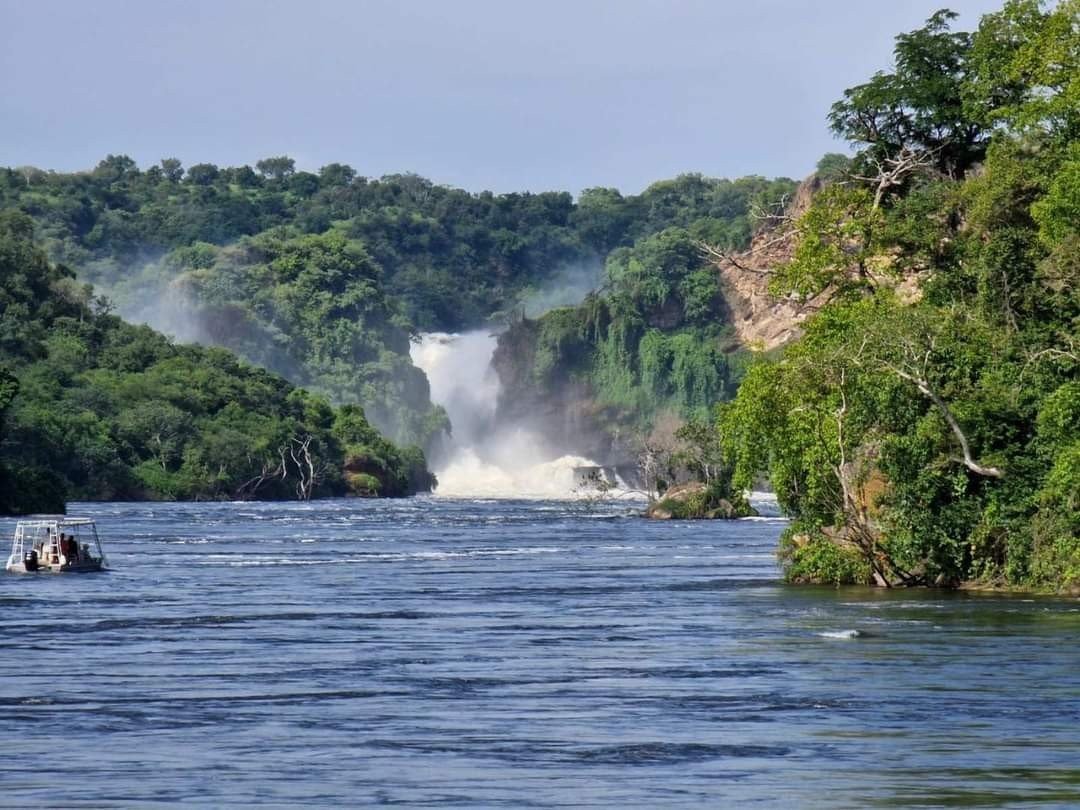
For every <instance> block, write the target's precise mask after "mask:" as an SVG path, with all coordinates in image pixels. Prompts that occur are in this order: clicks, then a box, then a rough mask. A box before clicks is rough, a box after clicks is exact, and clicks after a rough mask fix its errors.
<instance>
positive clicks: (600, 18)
mask: <svg viewBox="0 0 1080 810" xmlns="http://www.w3.org/2000/svg"><path fill="white" fill-rule="evenodd" d="M1000 5H1001V2H1000V0H954V2H953V3H951V4H949V7H951V8H953V9H954V10H956V11H958V12H960V14H961V18H960V20H959V21H958V25H959V26H960V27H964V28H972V27H974V26H975V25H976V24H977V22H978V18H979V15H981V14H983V13H986V12H988V11H993V10H995V9H996V8H998V7H1000ZM938 7H940V3H934V2H932V0H887V2H879V1H878V0H864V1H863V2H853V1H851V0H845V2H839V1H833V0H820V1H819V2H800V0H750V1H749V2H738V3H735V2H727V0H712V1H711V2H708V1H707V0H667V1H666V2H660V0H593V1H590V0H577V2H570V1H569V0H544V2H538V1H537V2H513V0H502V2H498V1H497V0H453V2H449V1H448V2H436V0H428V2H419V1H418V0H416V1H414V0H304V2H296V1H293V0H289V1H288V2H286V1H285V0H213V1H211V0H185V2H178V1H177V0H153V1H152V2H147V1H146V0H93V2H78V1H77V0H68V1H67V2H60V0H34V2H29V1H26V0H0V165H9V166H18V165H27V164H30V165H36V166H40V167H42V168H53V169H58V170H75V169H86V168H92V167H93V166H94V164H96V163H97V162H98V160H100V159H101V158H102V157H104V156H105V155H106V154H107V153H125V154H128V155H131V156H132V157H133V158H135V159H136V160H137V161H138V162H139V163H140V164H141V165H144V166H145V165H147V164H149V163H154V162H156V161H157V160H158V159H160V158H163V157H178V158H180V159H181V160H182V161H183V162H184V164H185V165H190V164H192V163H198V162H211V163H217V164H219V165H238V164H242V163H251V164H253V163H254V162H255V161H256V160H258V159H259V158H262V157H266V156H270V155H278V154H288V155H290V156H292V157H294V158H295V159H296V160H297V163H298V165H300V166H301V167H302V168H307V169H317V168H318V167H319V166H322V165H324V164H326V163H330V162H334V161H338V162H343V163H349V164H351V165H352V166H353V167H354V168H356V170H357V171H358V172H360V173H361V174H364V175H367V176H379V175H382V174H387V173H391V172H404V171H412V172H416V173H418V174H422V175H425V176H427V177H430V178H432V179H433V180H435V181H437V182H440V183H448V184H452V185H457V186H462V187H464V188H467V189H469V190H472V191H479V190H481V189H492V190H494V191H499V192H503V191H514V190H525V189H528V190H533V191H540V190H546V189H560V190H568V191H571V192H574V193H577V192H579V191H580V190H581V189H583V188H588V187H592V186H600V185H603V186H615V187H618V188H620V189H622V190H623V191H625V192H637V191H640V190H641V189H642V188H644V187H645V186H646V185H648V184H649V183H650V182H652V181H654V180H658V179H662V178H665V177H671V176H674V175H676V174H678V173H680V172H687V171H697V172H702V173H705V174H708V175H714V176H727V177H735V176H740V175H744V174H764V175H770V176H773V175H788V176H793V177H801V176H803V175H806V174H808V173H809V172H810V171H811V170H812V169H813V166H814V163H815V162H816V161H817V159H818V158H819V157H820V156H821V155H822V154H823V153H824V152H827V151H838V150H842V149H843V144H840V143H837V142H836V141H834V140H833V139H832V138H831V136H830V135H829V133H828V131H827V129H826V126H825V115H826V113H827V111H828V107H829V105H830V104H831V103H832V102H833V101H834V100H835V99H836V98H838V97H839V95H840V93H841V92H842V91H843V89H844V88H845V87H848V86H850V85H852V84H857V83H859V82H861V81H863V80H865V79H866V78H868V77H869V76H870V75H871V74H872V73H873V72H874V71H875V70H878V69H882V68H886V67H888V65H889V63H890V59H891V52H892V40H893V37H894V36H895V35H896V34H897V33H899V32H901V31H907V30H910V29H912V28H915V27H918V26H919V25H920V24H921V23H922V21H923V20H924V19H925V18H926V17H928V16H929V15H930V14H931V13H932V12H933V11H934V10H936V9H937V8H938Z"/></svg>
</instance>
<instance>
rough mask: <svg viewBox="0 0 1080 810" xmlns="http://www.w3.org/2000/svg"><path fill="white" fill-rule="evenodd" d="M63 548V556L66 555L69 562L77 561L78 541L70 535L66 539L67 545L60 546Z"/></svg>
mask: <svg viewBox="0 0 1080 810" xmlns="http://www.w3.org/2000/svg"><path fill="white" fill-rule="evenodd" d="M61 548H63V549H64V556H65V557H67V561H68V562H69V563H73V562H78V561H79V541H78V540H76V539H75V536H74V535H72V536H70V537H68V539H67V547H66V548H65V547H63V546H61Z"/></svg>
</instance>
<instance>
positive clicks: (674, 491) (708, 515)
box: [645, 481, 757, 520]
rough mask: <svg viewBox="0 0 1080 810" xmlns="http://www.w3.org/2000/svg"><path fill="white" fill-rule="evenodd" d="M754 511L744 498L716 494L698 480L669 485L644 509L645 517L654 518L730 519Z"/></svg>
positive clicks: (753, 513) (752, 513) (751, 513)
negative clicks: (721, 496)
mask: <svg viewBox="0 0 1080 810" xmlns="http://www.w3.org/2000/svg"><path fill="white" fill-rule="evenodd" d="M733 501H734V502H733ZM755 514H757V512H755V510H754V509H753V508H752V507H751V506H750V505H749V504H747V503H746V501H745V500H744V499H742V498H732V499H730V500H729V499H728V498H720V497H715V496H714V495H713V493H711V492H710V491H709V489H708V487H707V486H706V485H705V484H703V483H701V482H700V481H692V482H690V483H688V484H679V485H678V486H674V487H671V488H670V489H668V490H667V491H666V492H665V493H664V496H663V497H662V498H661V499H660V500H659V501H656V502H655V503H652V504H650V505H649V508H648V509H647V510H646V512H645V516H646V517H650V518H653V519H655V520H672V519H679V520H715V519H718V518H720V519H729V520H730V519H733V518H740V517H747V516H748V515H755Z"/></svg>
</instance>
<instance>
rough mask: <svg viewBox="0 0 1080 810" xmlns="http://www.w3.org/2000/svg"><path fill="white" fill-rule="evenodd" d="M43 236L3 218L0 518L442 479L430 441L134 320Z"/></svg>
mask: <svg viewBox="0 0 1080 810" xmlns="http://www.w3.org/2000/svg"><path fill="white" fill-rule="evenodd" d="M33 230H34V226H33V222H32V221H31V220H30V219H29V217H27V216H26V215H24V214H21V213H18V212H12V211H7V212H0V513H26V512H57V511H63V509H64V502H65V500H67V499H69V498H71V499H85V500H99V499H120V500H141V499H147V498H150V499H162V498H164V499H218V498H240V499H246V498H305V499H306V498H311V497H318V496H322V495H343V494H348V493H352V494H358V495H405V494H411V493H413V492H416V491H419V490H427V489H430V487H431V483H432V481H431V478H430V476H429V474H428V473H427V469H426V465H425V462H424V456H423V453H422V451H421V450H420V449H419V448H416V447H412V448H406V449H399V448H397V447H395V446H394V445H392V444H391V443H390V442H388V441H387V440H386V439H384V438H383V437H382V436H381V435H380V434H379V433H378V432H377V431H376V430H375V429H374V428H373V427H371V425H370V424H368V422H367V420H366V419H365V417H364V413H363V410H362V409H361V408H359V407H358V406H356V405H348V406H343V407H340V408H334V407H332V406H331V405H330V404H329V403H327V402H326V401H325V400H324V399H322V398H320V397H317V396H314V395H312V394H310V393H308V392H306V391H304V390H302V389H300V388H297V387H295V386H294V385H292V384H291V383H289V382H288V381H286V380H285V379H283V378H281V377H279V376H277V375H275V374H272V373H269V372H266V371H264V370H262V369H258V368H252V367H250V366H247V365H245V364H243V363H241V362H239V361H238V360H237V358H236V357H235V356H233V355H231V354H230V353H229V352H227V351H224V350H222V349H213V348H209V349H208V348H202V347H200V346H181V345H176V344H174V343H172V342H171V341H170V340H168V339H167V338H166V337H165V336H163V335H161V334H159V333H157V332H155V331H153V330H152V329H150V328H149V327H146V326H133V325H131V324H128V323H125V322H123V321H122V320H120V319H119V318H117V317H116V316H114V315H111V314H109V313H108V311H107V310H108V304H107V302H106V301H104V300H102V299H101V298H99V297H97V296H96V295H95V294H94V292H93V289H92V288H91V287H90V286H89V285H85V284H82V283H79V282H78V281H76V279H75V277H74V274H73V273H72V272H71V271H70V270H68V269H67V268H65V267H63V266H61V265H56V264H52V263H50V262H49V261H48V260H47V259H46V257H45V255H44V252H43V251H42V250H41V248H40V247H39V246H37V245H36V244H35V242H34V240H33Z"/></svg>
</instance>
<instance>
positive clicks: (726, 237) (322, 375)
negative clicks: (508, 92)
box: [0, 155, 792, 446]
mask: <svg viewBox="0 0 1080 810" xmlns="http://www.w3.org/2000/svg"><path fill="white" fill-rule="evenodd" d="M791 187H792V183H791V182H790V181H786V180H779V181H770V180H765V179H763V178H759V177H748V178H742V179H740V180H734V181H729V180H716V179H711V178H705V177H701V176H700V175H684V176H681V177H678V178H675V179H673V180H668V181H662V182H658V183H655V184H654V185H652V186H650V187H649V188H648V189H646V190H645V191H644V192H643V193H641V194H639V195H630V196H623V195H622V194H620V193H619V192H618V191H617V190H615V189H607V188H594V189H588V190H586V191H584V192H583V193H582V194H581V195H580V196H579V197H578V199H577V200H574V199H573V198H572V197H571V195H570V194H569V193H566V192H548V193H539V194H532V193H522V194H501V195H496V194H491V193H488V192H484V193H480V194H471V193H468V192H465V191H462V190H460V189H453V188H447V187H444V186H439V185H436V184H433V183H431V182H430V181H428V180H425V179H423V178H421V177H417V176H414V175H394V176H388V177H383V178H381V179H369V178H365V177H362V176H358V175H357V174H356V172H355V170H354V169H352V168H351V167H349V166H345V165H342V164H331V165H328V166H324V167H323V168H322V169H321V170H320V171H319V172H318V173H317V174H315V173H310V172H304V171H298V170H297V169H296V167H295V163H294V161H293V160H292V159H290V158H288V157H277V158H268V159H265V160H261V161H258V162H257V163H256V164H255V167H254V168H252V167H250V166H243V167H239V168H218V167H217V166H214V165H211V164H196V165H193V166H190V167H187V168H186V169H185V168H184V167H183V166H182V165H181V164H180V162H179V161H177V160H175V159H165V160H162V161H161V163H160V165H158V166H151V167H150V168H148V169H145V170H141V169H140V168H139V167H138V166H137V165H136V164H135V163H134V161H132V160H131V159H130V158H127V157H125V156H115V155H112V156H109V157H107V158H106V159H105V160H103V161H102V162H101V163H100V164H99V165H98V166H97V167H96V168H95V169H94V170H93V171H90V172H80V173H72V174H63V173H57V172H48V171H42V170H39V169H35V168H28V167H22V168H8V169H0V208H3V207H6V208H15V209H18V210H21V211H22V212H24V213H25V214H27V215H29V216H30V217H32V218H33V220H34V221H35V223H36V226H37V236H38V238H39V239H40V240H41V243H42V245H43V246H44V248H45V250H46V252H47V254H48V256H49V258H50V259H51V260H53V261H56V262H60V263H62V264H64V265H66V266H69V267H72V268H73V269H75V270H76V272H77V274H78V276H79V278H80V280H83V281H86V282H89V283H92V284H93V285H94V286H95V289H96V291H97V293H98V294H99V295H106V296H108V297H109V299H110V300H111V301H113V302H114V304H115V306H116V308H117V310H118V312H119V313H120V314H122V315H123V316H125V317H127V318H129V319H131V320H136V321H145V322H149V323H151V324H152V325H155V326H157V327H159V328H161V329H163V330H164V331H166V332H167V333H169V334H172V335H175V336H176V337H177V338H178V339H180V340H182V341H198V342H201V343H206V344H211V345H217V346H223V347H225V348H229V349H231V350H233V351H235V352H236V353H238V354H239V355H240V356H241V357H243V358H244V359H246V360H249V361H250V362H253V363H256V364H258V365H261V366H263V367H265V368H268V369H271V370H273V371H276V372H278V373H280V374H282V375H284V376H286V377H287V378H288V379H290V380H292V381H294V382H296V383H298V384H301V385H303V386H305V387H308V388H310V389H311V390H313V391H315V392H317V393H320V394H322V395H324V396H326V397H328V398H329V399H330V400H331V401H332V402H334V403H338V404H344V403H349V402H356V403H360V404H362V405H363V407H364V408H365V410H366V411H367V413H368V416H369V418H371V420H372V421H373V423H374V424H376V425H377V426H378V427H379V428H380V429H381V430H383V432H384V433H386V434H387V435H388V436H390V437H391V438H393V439H394V440H397V441H400V442H405V443H417V444H420V445H422V446H431V444H432V442H433V440H434V439H435V438H436V437H438V436H439V435H440V434H441V433H443V432H444V431H446V430H447V429H448V428H449V426H448V424H447V421H446V416H445V414H444V413H443V412H442V411H441V409H439V408H437V407H435V406H433V405H432V403H431V401H430V397H429V393H428V389H427V381H426V379H425V378H424V376H423V375H422V374H421V373H420V372H419V371H418V370H417V369H415V368H413V367H412V365H411V363H410V360H409V356H408V354H409V352H408V349H409V339H410V338H411V337H413V336H415V335H416V334H417V333H418V332H423V331H456V330H461V329H466V328H477V327H480V326H487V325H492V324H494V325H496V326H497V325H499V324H501V323H502V322H504V321H506V320H507V319H509V318H512V317H513V315H514V313H516V312H519V311H521V310H522V309H526V310H528V309H529V307H530V305H531V304H533V303H542V300H544V299H545V296H546V297H547V298H548V299H549V300H552V301H558V300H559V294H560V292H561V291H560V290H559V289H558V288H559V287H560V286H563V285H568V286H570V287H572V288H576V289H572V290H570V295H571V296H572V297H573V296H576V298H575V300H580V296H581V294H582V291H581V290H580V288H581V287H582V285H583V281H582V280H583V279H588V280H590V282H591V280H593V279H595V278H596V277H598V276H599V275H600V268H601V267H602V266H603V264H604V261H605V259H606V258H607V257H608V255H609V254H610V253H612V251H615V250H618V249H623V248H631V247H632V246H634V245H635V244H636V243H638V242H639V241H642V240H647V239H649V238H650V237H651V236H652V235H654V234H656V233H658V232H660V231H662V230H664V229H667V228H671V227H678V228H682V229H685V231H686V232H687V233H688V234H692V235H693V236H694V238H699V239H707V240H709V241H710V242H712V243H718V244H723V245H726V246H730V247H737V246H741V245H745V244H746V243H747V241H748V240H749V237H750V233H751V229H752V221H751V216H750V212H751V210H752V208H753V207H754V206H762V205H770V204H773V203H774V202H775V201H776V200H777V199H779V198H781V197H782V196H783V195H784V194H785V193H787V192H788V191H790V189H791ZM567 279H572V281H567ZM585 286H588V283H586V284H585Z"/></svg>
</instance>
